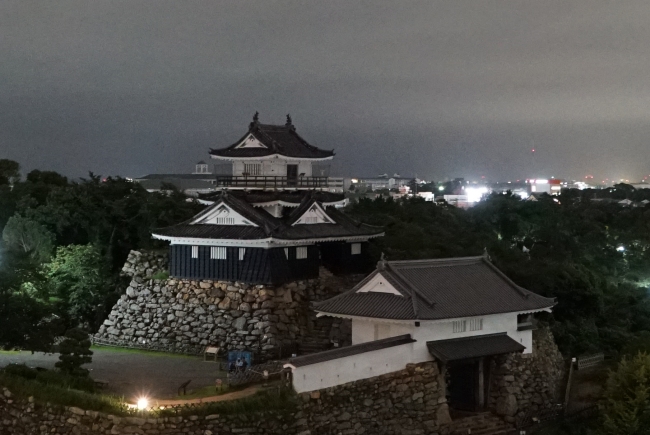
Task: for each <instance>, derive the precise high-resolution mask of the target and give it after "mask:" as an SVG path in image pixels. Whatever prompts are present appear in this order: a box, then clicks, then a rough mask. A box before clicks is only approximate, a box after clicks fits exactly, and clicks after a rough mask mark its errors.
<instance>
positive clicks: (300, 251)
mask: <svg viewBox="0 0 650 435" xmlns="http://www.w3.org/2000/svg"><path fill="white" fill-rule="evenodd" d="M304 258H307V247H306V246H300V247H298V248H296V260H302V259H304Z"/></svg>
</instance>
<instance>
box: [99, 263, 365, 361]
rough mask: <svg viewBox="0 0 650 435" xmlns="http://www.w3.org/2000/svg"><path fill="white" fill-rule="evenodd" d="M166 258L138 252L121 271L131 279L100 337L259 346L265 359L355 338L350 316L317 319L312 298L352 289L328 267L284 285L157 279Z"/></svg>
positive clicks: (184, 346)
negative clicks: (302, 347)
mask: <svg viewBox="0 0 650 435" xmlns="http://www.w3.org/2000/svg"><path fill="white" fill-rule="evenodd" d="M166 265H167V255H166V254H160V253H158V254H156V253H151V252H139V251H132V252H131V253H130V254H129V257H128V259H127V262H126V264H125V266H124V268H123V270H122V272H123V274H125V275H127V276H130V277H131V282H130V284H129V286H128V287H127V288H126V291H125V294H123V295H122V296H121V297H120V299H119V300H118V301H117V303H116V304H115V306H114V307H113V309H112V311H111V313H110V314H109V316H108V318H107V319H106V320H105V321H104V323H103V325H102V326H101V327H100V329H99V331H98V332H97V334H95V339H96V341H97V342H99V343H105V344H113V345H119V346H125V347H141V348H142V347H144V348H151V349H156V350H163V351H169V352H181V353H196V354H198V353H201V352H202V351H203V349H204V348H205V347H206V346H208V345H212V346H219V347H221V348H223V349H230V350H233V349H239V350H253V351H257V352H259V354H260V356H261V357H262V358H271V357H277V356H279V355H278V354H279V353H281V352H283V353H282V356H287V355H290V354H291V353H294V352H296V349H297V348H299V347H300V345H303V344H304V345H305V347H306V348H308V349H309V350H310V351H318V350H323V349H326V348H328V347H331V346H333V345H340V346H342V345H348V344H350V341H351V329H350V323H349V321H346V320H341V319H317V318H316V317H315V314H314V313H313V312H312V311H311V310H310V309H309V303H310V302H311V301H318V300H323V299H326V298H329V297H332V296H334V295H336V294H339V293H340V292H341V291H343V290H346V289H348V288H350V287H349V286H351V285H353V284H354V282H355V280H356V281H358V280H359V279H361V277H359V276H356V277H348V278H347V280H344V279H341V278H338V277H335V276H333V275H331V274H330V273H328V272H327V271H326V270H324V269H322V270H321V278H319V279H315V280H307V281H297V282H291V283H287V284H284V285H280V286H275V287H273V286H268V285H250V284H245V283H241V282H223V281H209V280H204V281H191V280H176V279H164V280H157V279H152V276H155V275H156V274H157V273H159V272H163V271H164V270H165V268H166Z"/></svg>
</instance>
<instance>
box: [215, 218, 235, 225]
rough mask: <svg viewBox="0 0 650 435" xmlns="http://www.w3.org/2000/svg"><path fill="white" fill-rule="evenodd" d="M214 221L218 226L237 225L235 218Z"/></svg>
mask: <svg viewBox="0 0 650 435" xmlns="http://www.w3.org/2000/svg"><path fill="white" fill-rule="evenodd" d="M214 220H215V223H216V224H217V225H235V218H231V217H218V218H215V219H214Z"/></svg>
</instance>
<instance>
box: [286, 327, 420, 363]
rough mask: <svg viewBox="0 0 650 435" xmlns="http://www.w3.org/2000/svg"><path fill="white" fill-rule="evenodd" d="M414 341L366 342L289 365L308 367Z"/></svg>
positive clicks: (404, 338)
mask: <svg viewBox="0 0 650 435" xmlns="http://www.w3.org/2000/svg"><path fill="white" fill-rule="evenodd" d="M415 341H416V340H414V339H412V338H411V334H404V335H398V336H397V337H389V338H383V339H381V340H374V341H368V342H366V343H361V344H355V345H353V346H345V347H339V348H337V349H332V350H326V351H325V352H318V353H312V354H310V355H305V356H299V357H296V358H291V359H290V360H289V364H291V365H292V366H294V367H302V366H308V365H311V364H317V363H321V362H325V361H331V360H334V359H339V358H343V357H346V356H352V355H358V354H360V353H366V352H371V351H373V350H380V349H386V348H389V347H394V346H401V345H402V344H408V343H414V342H415Z"/></svg>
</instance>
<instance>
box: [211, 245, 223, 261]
mask: <svg viewBox="0 0 650 435" xmlns="http://www.w3.org/2000/svg"><path fill="white" fill-rule="evenodd" d="M210 258H211V259H212V260H225V259H226V247H225V246H212V247H211V248H210Z"/></svg>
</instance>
